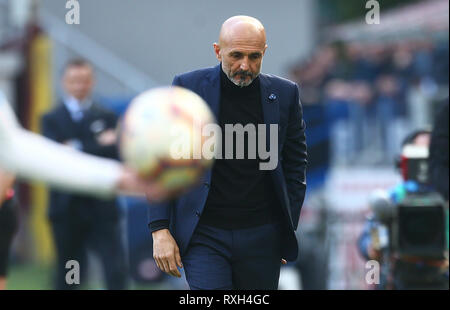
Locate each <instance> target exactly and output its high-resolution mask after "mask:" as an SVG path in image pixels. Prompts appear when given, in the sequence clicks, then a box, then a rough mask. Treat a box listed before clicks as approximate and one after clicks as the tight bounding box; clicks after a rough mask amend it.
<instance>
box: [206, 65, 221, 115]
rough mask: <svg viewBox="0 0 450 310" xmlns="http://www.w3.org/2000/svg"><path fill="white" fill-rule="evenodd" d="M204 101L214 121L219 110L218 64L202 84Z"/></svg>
mask: <svg viewBox="0 0 450 310" xmlns="http://www.w3.org/2000/svg"><path fill="white" fill-rule="evenodd" d="M203 94H204V99H205V101H206V102H207V103H208V105H209V107H210V108H211V111H212V112H213V113H214V116H215V118H216V120H219V110H220V64H219V65H217V66H216V67H214V69H213V70H212V71H211V72H210V74H209V75H208V76H206V79H205V82H204V84H203Z"/></svg>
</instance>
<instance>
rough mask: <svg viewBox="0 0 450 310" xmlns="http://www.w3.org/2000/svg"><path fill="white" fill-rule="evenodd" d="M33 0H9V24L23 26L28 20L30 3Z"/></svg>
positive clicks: (30, 9)
mask: <svg viewBox="0 0 450 310" xmlns="http://www.w3.org/2000/svg"><path fill="white" fill-rule="evenodd" d="M33 2H36V1H35V0H10V1H9V6H10V11H9V20H10V23H11V25H13V26H15V27H17V28H23V27H25V25H26V24H27V22H28V21H29V20H30V17H31V11H32V5H33Z"/></svg>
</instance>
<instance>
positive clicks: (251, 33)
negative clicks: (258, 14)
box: [219, 15, 266, 47]
mask: <svg viewBox="0 0 450 310" xmlns="http://www.w3.org/2000/svg"><path fill="white" fill-rule="evenodd" d="M239 39H248V40H250V41H251V42H254V43H255V44H257V45H260V46H262V47H264V46H265V45H266V31H265V30H264V26H263V25H262V24H261V22H260V21H259V20H257V19H256V18H254V17H250V16H243V15H240V16H233V17H230V18H228V19H227V20H226V21H225V22H224V23H223V24H222V27H221V28H220V34H219V45H222V46H224V45H227V44H230V43H231V42H233V41H235V40H239Z"/></svg>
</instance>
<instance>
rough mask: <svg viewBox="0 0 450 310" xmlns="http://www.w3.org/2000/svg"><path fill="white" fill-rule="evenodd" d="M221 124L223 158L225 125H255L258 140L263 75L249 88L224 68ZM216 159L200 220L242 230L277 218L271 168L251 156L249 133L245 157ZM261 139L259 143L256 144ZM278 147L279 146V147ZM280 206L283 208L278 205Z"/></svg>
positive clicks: (221, 79) (211, 224) (262, 118)
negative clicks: (235, 79)
mask: <svg viewBox="0 0 450 310" xmlns="http://www.w3.org/2000/svg"><path fill="white" fill-rule="evenodd" d="M220 81H221V97H220V111H219V125H220V127H221V128H222V153H223V155H222V158H225V124H232V125H234V124H241V125H242V126H244V127H245V125H247V124H253V125H254V126H255V128H256V141H258V124H264V117H263V110H262V102H261V89H260V81H259V77H258V78H256V79H255V80H254V81H253V82H252V84H250V85H249V86H247V87H239V86H236V85H235V84H234V83H233V82H231V81H230V80H229V79H228V77H227V76H226V75H225V73H224V72H223V71H222V70H221V76H220ZM233 141H234V148H233V149H234V152H233V154H234V155H233V158H234V159H216V161H215V162H214V165H213V168H212V178H211V184H210V186H211V188H210V190H209V195H208V198H207V201H206V205H205V208H204V211H203V214H202V215H201V217H200V223H202V224H205V225H209V226H214V227H218V228H223V229H239V228H247V227H254V226H258V225H262V224H267V223H269V222H273V221H275V220H276V218H277V216H278V214H279V212H280V211H279V210H277V208H276V207H277V205H278V204H277V203H276V198H275V192H274V187H273V185H272V184H273V183H272V179H271V177H270V175H269V171H267V170H260V169H259V163H260V162H261V160H260V159H259V155H258V152H257V149H256V151H255V153H256V159H249V158H248V135H247V134H245V139H244V141H245V146H244V159H236V135H234V139H233ZM257 146H258V142H256V147H257ZM276 147H278V146H276ZM278 209H279V208H278Z"/></svg>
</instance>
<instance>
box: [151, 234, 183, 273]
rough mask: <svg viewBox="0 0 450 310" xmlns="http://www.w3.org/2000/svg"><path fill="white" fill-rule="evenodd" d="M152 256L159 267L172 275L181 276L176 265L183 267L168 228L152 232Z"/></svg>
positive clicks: (178, 251) (176, 246)
mask: <svg viewBox="0 0 450 310" xmlns="http://www.w3.org/2000/svg"><path fill="white" fill-rule="evenodd" d="M152 237H153V258H154V259H155V262H156V265H157V266H158V268H159V269H161V270H162V271H164V272H165V273H167V274H170V275H172V276H174V277H178V278H180V277H181V274H180V271H179V270H178V268H177V267H180V268H183V265H182V263H181V256H180V250H179V248H178V245H177V243H176V242H175V239H173V237H172V235H171V234H170V231H169V230H168V229H161V230H157V231H154V232H153V233H152Z"/></svg>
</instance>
